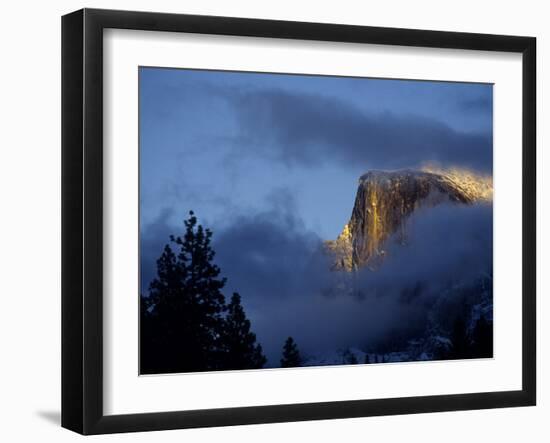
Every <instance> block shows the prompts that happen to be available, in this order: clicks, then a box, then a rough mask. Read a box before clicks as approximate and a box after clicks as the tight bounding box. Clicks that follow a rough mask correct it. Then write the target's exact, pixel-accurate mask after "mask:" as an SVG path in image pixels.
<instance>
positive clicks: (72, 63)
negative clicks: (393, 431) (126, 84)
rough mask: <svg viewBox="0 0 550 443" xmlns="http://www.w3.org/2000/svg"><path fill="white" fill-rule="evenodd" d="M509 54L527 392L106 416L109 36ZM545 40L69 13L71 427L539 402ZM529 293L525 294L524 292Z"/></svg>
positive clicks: (65, 414)
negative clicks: (518, 130) (518, 145)
mask: <svg viewBox="0 0 550 443" xmlns="http://www.w3.org/2000/svg"><path fill="white" fill-rule="evenodd" d="M107 28H118V29H133V30H147V31H172V32H192V33H199V34H217V35H228V36H250V37H269V38H280V39H301V40H317V41H327V42H353V43H369V44H378V45H398V46H416V47H431V48H455V49H469V50H480V51H504V52H512V53H520V54H522V64H523V80H522V81H523V85H522V88H523V98H522V100H523V104H522V106H523V108H522V119H523V120H522V128H523V135H522V137H523V138H522V144H523V145H522V153H523V165H522V167H523V189H522V193H523V207H522V211H523V212H522V220H523V232H522V240H523V246H522V247H523V257H522V263H523V265H522V266H523V269H522V288H523V289H522V294H521V297H522V334H523V335H522V389H521V390H517V391H505V392H479V393H468V394H456V395H435V396H419V397H402V398H390V399H370V400H357V401H332V402H323V403H306V404H286V405H285V404H278V405H268V406H260V407H236V408H223V409H208V410H189V411H169V412H160V413H142V414H130V415H104V413H103V407H102V405H103V341H102V340H103V338H102V337H103V334H102V327H103V318H102V315H103V305H102V303H103V300H102V267H103V246H102V245H103V227H102V223H103V209H102V207H103V197H102V191H103V182H102V174H103V166H102V164H103V148H102V139H103V110H102V109H103V108H102V107H103V88H102V83H103V78H102V77H103V30H104V29H107ZM535 67H536V39H535V38H533V37H515V36H503V35H484V34H471V33H456V32H440V31H423V30H411V29H390V28H377V27H364V26H348V25H337V24H319V23H301V22H289V21H273V20H257V19H243V18H228V17H210V16H196V15H179V14H163V13H150V12H127V11H110V10H97V9H83V10H79V11H76V12H73V13H71V14H68V15H65V16H64V17H63V18H62V426H63V427H65V428H68V429H71V430H73V431H76V432H79V433H82V434H104V433H115V432H131V431H152V430H162V429H179V428H195V427H211V426H228V425H241V424H255V423H274V422H289V421H300V420H320V419H332V418H348V417H363V416H380V415H391V414H413V413H425V412H438V411H458V410H467V409H485V408H502V407H514V406H531V405H535V404H536V275H535V273H536V146H535V144H536V142H535V140H536V137H535V135H536V119H535V115H536V89H535V88H536V69H535ZM517 296H519V294H517Z"/></svg>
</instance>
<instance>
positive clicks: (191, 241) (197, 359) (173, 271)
mask: <svg viewBox="0 0 550 443" xmlns="http://www.w3.org/2000/svg"><path fill="white" fill-rule="evenodd" d="M184 224H185V233H184V236H183V238H181V237H174V236H170V240H171V243H172V245H173V246H174V249H175V250H176V251H174V250H173V249H172V247H171V246H170V245H166V246H165V247H164V251H163V252H162V254H161V256H160V258H159V259H158V260H157V277H156V278H155V279H154V280H153V281H152V282H151V284H150V286H149V297H148V298H147V303H148V307H147V310H146V312H144V311H142V318H146V319H147V322H148V323H147V327H148V340H147V346H144V347H142V351H143V355H142V359H141V362H142V371H141V372H142V373H163V372H192V371H204V370H209V369H218V368H219V367H220V364H221V363H220V361H221V355H222V343H221V335H222V332H223V312H224V310H225V299H224V296H223V294H222V293H221V289H222V288H223V287H224V285H225V279H223V278H219V274H220V269H219V268H218V267H217V266H216V265H215V264H214V263H213V259H214V251H213V249H212V247H211V246H210V241H211V237H212V232H211V231H210V230H208V229H203V227H202V226H201V225H198V224H197V218H196V217H195V216H194V214H193V212H192V211H191V212H190V213H189V218H188V219H187V220H185V221H184Z"/></svg>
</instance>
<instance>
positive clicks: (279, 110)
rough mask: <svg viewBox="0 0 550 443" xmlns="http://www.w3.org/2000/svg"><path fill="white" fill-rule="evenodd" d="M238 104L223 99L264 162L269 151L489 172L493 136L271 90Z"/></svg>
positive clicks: (301, 160)
mask: <svg viewBox="0 0 550 443" xmlns="http://www.w3.org/2000/svg"><path fill="white" fill-rule="evenodd" d="M237 97H238V98H235V96H234V95H231V96H227V99H228V100H230V101H231V102H232V103H233V104H234V106H235V108H236V110H237V113H238V118H239V122H240V128H241V131H242V133H243V134H244V136H245V137H246V138H248V140H249V142H250V148H251V149H254V150H257V149H262V147H263V148H264V150H265V153H266V154H268V155H269V154H270V153H272V152H275V153H276V154H275V155H276V157H277V158H278V159H279V160H281V161H283V162H286V163H287V164H301V165H315V164H319V163H323V162H325V161H334V160H336V161H340V162H343V163H345V164H347V165H349V164H352V165H353V164H359V165H361V166H368V167H370V168H401V167H412V166H418V165H420V164H422V163H424V162H437V163H439V164H441V165H442V166H464V167H470V168H474V169H477V170H483V171H490V170H491V169H492V136H491V134H485V133H466V132H458V131H456V130H454V129H452V128H450V127H449V126H447V125H445V124H444V123H441V122H439V121H437V120H435V119H429V118H426V117H421V116H414V115H405V114H396V113H391V112H381V113H374V112H372V113H366V112H364V111H362V110H361V109H359V108H358V107H357V106H355V105H354V104H352V103H349V102H346V101H343V100H340V99H337V98H332V97H328V96H320V95H308V94H300V93H290V92H286V91H283V90H276V89H271V90H263V91H258V92H247V93H244V92H243V93H241V94H239V95H237ZM369 105H370V106H371V107H372V106H375V104H372V103H370V104H369ZM485 105H486V101H479V102H478V101H477V100H473V101H471V103H470V102H468V103H466V102H464V106H466V107H474V106H477V107H479V106H485ZM241 147H242V146H241ZM273 148H274V149H273Z"/></svg>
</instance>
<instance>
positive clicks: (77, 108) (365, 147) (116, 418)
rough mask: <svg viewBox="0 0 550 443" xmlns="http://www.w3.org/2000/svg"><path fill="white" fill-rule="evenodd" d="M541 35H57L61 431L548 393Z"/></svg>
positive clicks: (138, 28) (323, 29) (507, 399)
mask: <svg viewBox="0 0 550 443" xmlns="http://www.w3.org/2000/svg"><path fill="white" fill-rule="evenodd" d="M535 50H536V42H535V39H534V38H531V37H516V36H500V35H485V34H467V33H454V32H439V31H422V30H410V29H388V28H375V27H362V26H348V25H340V24H319V23H299V22H282V21H271V20H256V19H243V18H227V17H208V16H191V15H175V14H160V13H149V12H124V11H108V10H91V9H84V10H80V11H77V12H74V13H72V14H68V15H66V16H64V17H63V20H62V57H63V66H62V77H63V78H62V91H63V93H62V121H63V123H62V124H63V128H62V145H63V146H62V161H63V165H62V173H63V179H62V185H63V210H62V212H63V214H62V220H63V226H62V240H63V245H62V252H63V263H62V269H63V276H62V283H63V294H62V310H63V312H62V335H63V337H62V372H63V374H62V425H63V426H64V427H66V428H68V429H71V430H73V431H76V432H79V433H82V434H101V433H114V432H130V431H149V430H161V429H177V428H191V427H207V426H227V425H239V424H252V423H273V422H285V421H299V420H320V419H330V418H346V417H362V416H378V415H389V414H411V413H425V412H435V411H455V410H466V409H484V408H500V407H515V406H530V405H535V402H536V355H535V349H536V334H535V331H536V324H535V321H536V315H535V310H536V284H535V258H536V216H535V210H536V209H535V202H536V185H535V183H536V181H535V170H536V159H535V130H536V127H535V110H536V106H535V95H536V94H535V83H536V82H535V72H536V69H535V60H536V52H535Z"/></svg>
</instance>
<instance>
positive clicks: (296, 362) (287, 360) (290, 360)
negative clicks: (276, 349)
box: [281, 337, 302, 368]
mask: <svg viewBox="0 0 550 443" xmlns="http://www.w3.org/2000/svg"><path fill="white" fill-rule="evenodd" d="M301 364H302V357H301V356H300V351H298V346H297V345H296V343H295V342H294V339H293V338H292V337H288V338H287V339H286V341H285V344H284V346H283V358H282V359H281V367H282V368H295V367H297V366H300V365H301Z"/></svg>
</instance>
